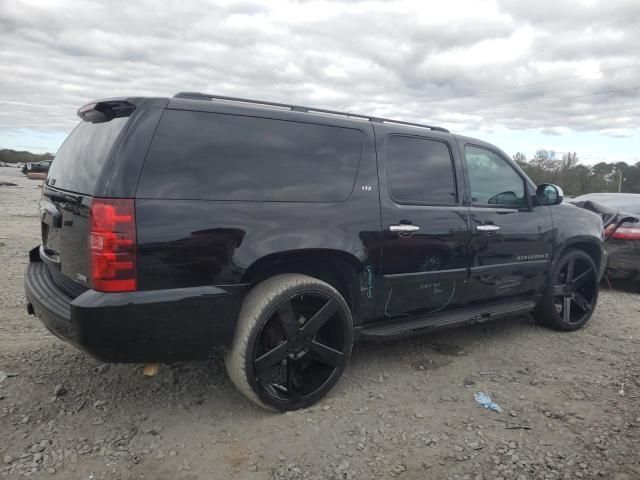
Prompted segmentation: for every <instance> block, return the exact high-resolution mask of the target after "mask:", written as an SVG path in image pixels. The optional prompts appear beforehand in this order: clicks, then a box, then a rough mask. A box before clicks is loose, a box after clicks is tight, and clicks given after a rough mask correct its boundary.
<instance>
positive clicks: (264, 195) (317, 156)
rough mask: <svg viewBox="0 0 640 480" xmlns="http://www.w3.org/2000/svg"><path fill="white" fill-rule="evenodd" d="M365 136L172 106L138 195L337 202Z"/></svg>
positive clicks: (347, 190)
mask: <svg viewBox="0 0 640 480" xmlns="http://www.w3.org/2000/svg"><path fill="white" fill-rule="evenodd" d="M362 142H363V139H362V134H361V132H360V131H359V130H354V129H350V128H339V127H329V126H324V125H315V124H308V123H298V122H288V121H282V120H272V119H264V118H254V117H243V116H238V115H223V114H217V113H204V112H188V111H180V110H167V111H166V112H165V113H164V115H163V117H162V120H161V121H160V125H159V126H158V130H157V132H156V134H155V137H154V139H153V142H152V144H151V149H150V151H149V155H148V157H147V161H146V162H145V166H144V170H143V174H142V179H141V182H140V186H139V189H138V196H139V197H142V198H144V197H147V198H178V199H210V200H250V201H315V202H339V201H342V200H346V199H347V198H348V197H349V195H350V194H351V191H352V190H353V185H354V182H355V177H356V172H357V170H358V163H359V161H360V154H361V151H362Z"/></svg>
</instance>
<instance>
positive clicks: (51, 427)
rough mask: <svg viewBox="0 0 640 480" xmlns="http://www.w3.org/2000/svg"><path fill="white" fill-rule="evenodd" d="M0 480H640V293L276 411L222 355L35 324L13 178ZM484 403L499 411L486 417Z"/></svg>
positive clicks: (29, 223) (32, 200) (20, 194)
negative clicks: (191, 354) (237, 379)
mask: <svg viewBox="0 0 640 480" xmlns="http://www.w3.org/2000/svg"><path fill="white" fill-rule="evenodd" d="M2 181H5V182H13V183H16V184H17V186H0V264H1V265H2V273H1V275H0V279H1V280H0V477H2V478H4V477H6V478H22V477H23V476H30V477H31V478H38V479H39V478H46V479H48V478H61V479H85V480H93V479H110V480H118V479H134V478H136V479H137V478H146V479H158V480H164V479H166V480H193V479H245V478H246V479H269V480H290V479H343V480H344V479H369V478H391V477H399V478H402V479H431V478H433V479H443V478H447V479H449V478H450V479H518V480H520V479H529V478H531V479H574V478H584V479H586V478H614V479H618V480H622V479H640V296H638V295H637V294H635V293H631V292H630V291H620V290H608V289H603V290H602V291H601V297H600V303H599V305H598V308H597V312H596V314H595V316H594V317H593V319H592V320H591V322H590V323H589V324H588V325H587V327H586V328H585V329H583V330H581V331H579V332H575V333H558V332H553V331H550V330H547V329H545V328H541V327H538V326H537V325H535V324H534V323H533V321H532V320H531V319H530V318H515V319H511V320H505V321H498V322H495V323H492V324H485V325H479V326H474V327H469V328H464V329H456V330H450V331H447V332H443V333H438V334H433V335H430V336H423V337H416V338H411V339H407V340H401V341H394V342H390V343H384V344H374V343H363V344H359V345H356V346H355V348H354V352H353V357H352V360H351V363H350V365H349V366H348V367H347V370H346V372H345V374H344V377H343V378H342V379H341V380H340V382H339V383H338V385H337V386H336V388H334V390H333V391H332V392H331V393H330V394H329V395H328V397H327V398H326V399H324V400H323V401H322V402H321V403H320V404H318V405H316V406H314V407H313V408H310V409H308V410H304V411H299V412H295V413H289V414H274V413H268V412H265V411H263V410H261V409H259V408H257V407H254V406H253V405H252V404H251V403H250V402H249V401H247V400H245V398H244V397H242V396H241V395H240V394H239V393H238V392H237V391H236V390H235V389H234V387H233V386H232V385H231V383H230V381H229V380H228V379H227V377H226V372H225V370H224V365H223V364H222V362H221V361H220V360H212V361H209V362H201V363H178V364H173V365H162V366H161V369H160V373H159V374H158V375H157V376H156V377H153V378H146V377H143V376H142V367H141V365H111V364H102V363H99V362H97V361H95V360H93V359H92V358H90V357H89V356H87V355H85V354H84V353H81V352H78V351H76V350H75V349H74V348H72V347H71V346H69V345H66V344H64V343H63V342H61V341H60V340H58V339H57V338H55V337H54V336H53V335H51V334H50V333H49V332H48V331H47V330H46V329H45V328H44V327H43V326H42V325H41V324H40V323H39V321H38V320H37V319H36V318H35V317H32V316H29V315H27V313H26V310H25V305H24V303H25V302H24V298H23V287H22V272H23V269H24V267H25V265H26V263H27V252H28V250H29V249H30V248H31V247H32V246H35V245H37V244H38V243H39V241H38V236H39V221H38V216H37V201H38V198H39V195H40V190H39V187H38V185H39V183H40V182H39V181H35V180H28V179H27V178H26V177H24V176H23V175H22V174H20V173H19V171H18V169H13V168H0V183H1V182H2ZM479 391H483V392H486V393H489V394H490V395H491V396H492V398H493V400H494V401H495V402H497V403H498V404H499V405H500V406H501V407H502V408H503V409H504V412H503V413H501V414H500V413H495V412H493V411H490V410H486V409H484V408H482V407H481V406H480V405H478V404H477V403H476V402H475V401H474V398H473V395H474V393H476V392H479Z"/></svg>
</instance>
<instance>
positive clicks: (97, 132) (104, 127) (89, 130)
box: [47, 117, 128, 195]
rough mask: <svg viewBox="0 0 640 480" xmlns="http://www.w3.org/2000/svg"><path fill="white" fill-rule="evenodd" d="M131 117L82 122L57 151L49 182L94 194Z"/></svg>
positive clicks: (59, 186) (71, 189)
mask: <svg viewBox="0 0 640 480" xmlns="http://www.w3.org/2000/svg"><path fill="white" fill-rule="evenodd" d="M127 120H128V117H120V118H114V119H113V120H110V121H109V122H104V123H89V122H80V124H79V125H78V126H77V127H76V128H75V129H74V130H73V132H71V134H70V135H69V136H68V137H67V139H66V140H65V141H64V143H63V144H62V146H61V147H60V149H59V150H58V153H56V156H55V158H54V159H53V163H52V164H51V168H50V169H49V175H48V177H47V183H49V184H51V185H55V186H56V187H58V188H61V189H63V190H70V191H72V192H78V193H86V194H89V195H91V194H92V193H93V190H94V187H95V185H96V182H97V180H98V176H99V175H100V172H101V170H102V167H103V165H104V162H105V161H106V159H107V156H108V155H109V151H110V150H111V147H112V146H113V143H114V141H115V139H116V137H117V136H118V134H119V133H120V132H121V131H122V127H124V124H125V123H126V122H127Z"/></svg>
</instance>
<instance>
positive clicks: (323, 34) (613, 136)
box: [0, 0, 640, 164]
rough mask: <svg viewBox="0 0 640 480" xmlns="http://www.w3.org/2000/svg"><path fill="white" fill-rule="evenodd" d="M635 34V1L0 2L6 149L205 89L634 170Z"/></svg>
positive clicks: (1, 141)
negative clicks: (101, 102) (91, 108)
mask: <svg viewBox="0 0 640 480" xmlns="http://www.w3.org/2000/svg"><path fill="white" fill-rule="evenodd" d="M638 25H640V2H639V1H638V0H622V1H617V0H605V1H600V0H583V1H579V0H553V1H541V0H538V1H535V2H534V1H524V0H495V1H484V0H461V1H456V0H447V1H446V2H439V1H438V2H436V1H431V2H427V1H423V0H415V1H413V0H398V1H394V0H384V1H368V0H363V1H355V0H351V1H343V2H329V1H287V0H269V1H268V2H267V1H264V0H255V1H254V0H244V1H238V2H226V1H224V2H204V1H193V2H189V1H187V0H180V1H164V2H158V1H157V0H155V1H151V0H136V1H128V2H119V1H109V0H99V1H91V0H44V1H36V0H21V1H18V0H2V2H1V5H0V35H1V37H0V38H2V40H1V41H0V148H13V149H17V150H30V151H33V152H45V151H51V152H55V151H56V150H57V148H58V147H59V146H60V144H61V143H62V141H63V140H64V138H65V137H66V135H67V134H68V133H69V132H70V131H71V129H72V128H73V127H74V125H75V124H76V123H77V122H78V117H77V115H76V111H77V109H78V108H79V107H80V106H82V105H84V104H86V103H88V102H89V101H91V100H94V99H98V98H105V97H117V96H140V95H151V96H164V97H166V96H172V95H174V94H175V93H177V92H179V91H201V92H207V93H216V94H222V95H232V96H238V97H247V98H258V99H263V100H272V101H278V102H287V103H295V104H301V105H308V106H314V107H321V108H329V109H337V110H343V111H350V112H354V113H365V114H371V115H377V116H384V117H391V118H397V119H402V120H409V121H415V122H424V123H429V124H435V125H440V126H443V127H445V128H448V129H450V130H451V131H453V132H456V133H461V134H465V135H470V136H474V137H478V138H481V139H483V140H486V141H489V142H491V143H494V144H495V145H497V146H498V147H500V148H502V149H503V150H505V151H506V152H507V153H509V154H514V153H515V152H517V151H521V152H523V153H525V155H527V157H531V156H533V154H534V152H535V151H536V150H537V149H547V150H554V151H556V152H558V153H559V154H561V153H563V152H568V151H571V152H577V154H578V157H579V158H580V159H581V161H582V162H584V163H587V164H594V163H597V162H599V161H626V162H628V163H636V162H638V161H640V102H639V100H640V34H639V30H638V29H639V27H638Z"/></svg>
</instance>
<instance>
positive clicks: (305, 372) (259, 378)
mask: <svg viewBox="0 0 640 480" xmlns="http://www.w3.org/2000/svg"><path fill="white" fill-rule="evenodd" d="M346 322H347V319H346V318H344V315H343V312H341V311H340V308H339V305H338V302H336V301H335V300H333V299H332V298H330V297H328V296H327V295H326V294H324V293H321V292H315V291H309V292H304V293H300V294H295V295H293V296H291V297H289V298H287V299H285V300H283V301H282V302H281V303H280V304H279V305H278V307H277V308H276V309H275V310H274V311H273V312H272V314H271V316H270V317H269V319H268V320H267V322H266V323H265V325H264V327H263V328H262V331H261V332H260V334H259V338H258V341H257V342H256V343H255V346H254V350H253V373H254V376H255V378H256V382H257V383H258V385H259V388H260V389H261V390H262V396H264V397H267V398H268V399H269V400H270V402H269V403H271V402H273V403H276V404H280V403H282V404H283V405H297V404H299V403H300V402H301V401H302V402H304V401H305V400H306V399H308V398H310V397H313V396H315V395H316V393H317V392H318V391H321V390H322V387H324V386H325V385H326V384H327V382H329V381H330V380H331V379H332V377H333V376H334V375H335V373H336V372H337V371H338V369H339V368H340V367H341V365H342V364H343V362H344V358H345V356H346V350H347V349H349V350H350V349H351V345H347V344H346V342H345V340H346V338H347V337H348V335H347V332H345V328H344V325H345V324H346Z"/></svg>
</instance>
